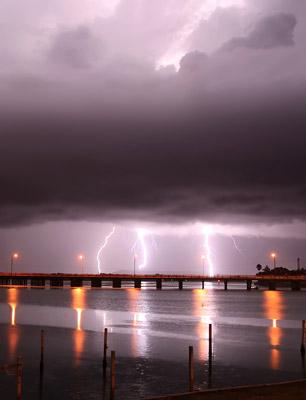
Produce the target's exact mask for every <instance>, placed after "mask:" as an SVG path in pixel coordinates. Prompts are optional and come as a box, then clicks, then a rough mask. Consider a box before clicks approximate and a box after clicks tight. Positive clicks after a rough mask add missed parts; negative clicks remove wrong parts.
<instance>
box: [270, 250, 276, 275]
mask: <svg viewBox="0 0 306 400" xmlns="http://www.w3.org/2000/svg"><path fill="white" fill-rule="evenodd" d="M271 257H272V258H273V266H274V273H276V270H275V268H276V253H271Z"/></svg>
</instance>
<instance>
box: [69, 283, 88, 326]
mask: <svg viewBox="0 0 306 400" xmlns="http://www.w3.org/2000/svg"><path fill="white" fill-rule="evenodd" d="M85 293H86V289H84V288H76V289H73V290H72V291H71V294H72V308H73V309H74V310H76V312H77V330H81V320H82V311H83V310H84V308H85Z"/></svg>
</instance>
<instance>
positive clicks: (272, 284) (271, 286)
mask: <svg viewBox="0 0 306 400" xmlns="http://www.w3.org/2000/svg"><path fill="white" fill-rule="evenodd" d="M269 290H276V284H275V281H269Z"/></svg>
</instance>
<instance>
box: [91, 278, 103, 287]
mask: <svg viewBox="0 0 306 400" xmlns="http://www.w3.org/2000/svg"><path fill="white" fill-rule="evenodd" d="M91 287H93V288H98V287H101V279H100V278H92V279H91Z"/></svg>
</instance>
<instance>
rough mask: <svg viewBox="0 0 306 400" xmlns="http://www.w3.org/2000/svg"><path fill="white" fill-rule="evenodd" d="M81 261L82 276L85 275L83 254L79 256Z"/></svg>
mask: <svg viewBox="0 0 306 400" xmlns="http://www.w3.org/2000/svg"><path fill="white" fill-rule="evenodd" d="M79 260H81V262H82V274H84V256H83V254H80V255H79Z"/></svg>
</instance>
